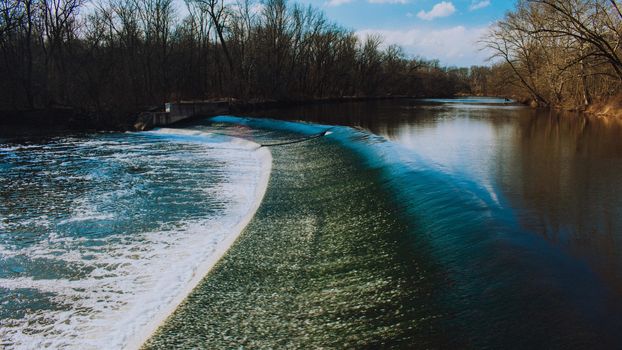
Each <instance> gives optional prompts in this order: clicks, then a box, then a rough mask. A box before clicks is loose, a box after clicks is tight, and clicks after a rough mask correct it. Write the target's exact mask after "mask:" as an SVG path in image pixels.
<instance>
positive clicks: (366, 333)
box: [0, 98, 622, 349]
mask: <svg viewBox="0 0 622 350" xmlns="http://www.w3.org/2000/svg"><path fill="white" fill-rule="evenodd" d="M505 102H506V101H504V100H500V99H476V98H467V99H460V100H427V101H410V100H392V101H382V102H371V103H370V102H365V103H350V104H341V105H323V106H311V107H304V108H293V109H289V110H283V109H281V110H278V111H269V112H264V113H262V115H263V116H269V117H270V118H272V119H255V118H250V119H249V118H237V117H216V118H207V119H204V120H199V121H193V122H191V123H188V124H186V125H180V126H178V127H176V128H175V129H166V130H158V131H155V132H148V133H137V134H97V135H81V136H76V137H52V138H48V139H44V140H41V139H33V138H21V139H15V138H4V139H0V140H1V141H0V143H1V145H0V147H1V152H0V172H1V173H2V178H0V181H2V182H1V185H2V186H1V187H0V188H1V191H2V192H1V195H2V199H3V202H2V203H1V204H0V225H1V226H0V238H1V239H2V241H1V242H0V244H1V250H0V268H1V270H0V272H1V275H0V277H1V278H2V279H1V280H0V288H2V289H1V290H2V300H1V301H0V315H1V316H2V318H1V321H0V322H2V323H1V324H0V335H1V337H2V341H3V343H2V344H3V345H5V346H6V347H9V348H11V347H17V348H30V347H33V346H34V347H41V346H46V345H48V346H52V347H67V348H88V347H89V346H91V347H93V348H97V347H102V344H106V347H111V348H115V347H116V348H118V347H123V346H125V345H128V344H133V343H132V342H131V341H130V340H131V339H140V340H143V339H144V336H145V335H148V333H149V331H150V330H151V328H149V327H148V326H149V324H150V323H151V324H153V320H154V319H155V320H162V318H163V317H165V316H166V315H167V314H168V311H170V310H171V306H175V305H176V303H177V300H178V299H179V298H180V296H181V297H184V296H185V295H186V294H187V292H188V285H190V286H194V283H195V282H193V281H196V279H197V275H199V276H198V277H200V275H201V274H202V273H205V272H206V271H207V269H205V268H201V266H205V263H204V261H205V259H209V257H210V256H211V257H214V256H219V254H217V252H218V251H219V247H220V248H223V245H222V242H223V241H227V238H229V240H232V239H234V238H235V236H236V235H237V231H239V229H238V228H239V226H240V225H241V224H244V225H245V224H246V221H248V219H249V218H250V216H252V220H250V223H249V224H248V226H246V229H245V230H244V231H243V232H242V233H241V235H240V236H239V238H238V239H237V241H236V242H235V243H234V244H233V245H232V246H231V248H230V249H229V251H228V253H227V254H226V255H225V256H224V257H223V258H222V259H221V260H220V261H219V262H218V263H217V264H216V266H215V267H214V268H213V269H211V270H210V272H209V273H208V275H207V278H205V279H203V280H202V281H201V282H200V283H199V284H198V286H197V287H196V288H195V289H194V290H193V291H192V292H191V293H190V294H189V297H188V298H187V299H186V300H185V301H184V302H183V303H182V304H181V305H180V307H179V308H178V309H177V310H176V311H175V312H174V313H173V314H172V315H171V316H170V318H168V319H167V320H166V322H165V323H164V324H163V326H162V327H161V328H160V329H159V330H158V331H157V332H156V333H155V335H154V336H153V337H151V338H150V339H149V340H148V341H147V343H146V344H145V347H146V348H162V349H169V348H207V349H211V348H234V347H235V348H238V347H249V348H326V347H328V348H343V347H348V348H352V347H354V348H361V347H371V348H377V347H421V348H449V347H451V348H454V347H457V348H482V347H484V348H615V347H620V346H622V337H621V336H620V335H619V329H621V327H622V272H620V271H622V270H621V269H620V267H621V266H620V264H621V263H622V257H621V256H620V251H621V250H620V249H621V248H622V247H621V245H622V242H621V239H620V235H621V234H622V181H620V176H619V174H620V171H622V125H620V124H619V123H615V122H612V121H606V120H599V119H586V118H584V117H582V116H575V115H559V114H555V113H550V112H543V111H534V110H531V109H527V108H524V107H519V106H513V105H506V104H505ZM279 119H281V120H279ZM282 119H288V120H301V121H303V122H304V123H296V122H286V121H283V120H282ZM242 140H246V141H242ZM259 144H261V145H265V147H259ZM267 172H270V178H269V183H268V184H267V189H266V190H265V191H266V192H265V196H263V188H265V183H264V181H265V180H267V178H266V173H267ZM262 196H263V200H262ZM259 200H261V204H260V205H259V203H258V201H259ZM257 205H259V208H258V209H257ZM255 209H257V211H256V212H255ZM253 214H254V215H253ZM227 247H228V245H224V248H223V249H226V248H227ZM220 250H222V249H220ZM156 324H157V323H156ZM145 329H147V332H146V333H145ZM137 334H139V335H141V336H139V337H138V338H137Z"/></svg>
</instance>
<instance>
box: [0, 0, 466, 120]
mask: <svg viewBox="0 0 622 350" xmlns="http://www.w3.org/2000/svg"><path fill="white" fill-rule="evenodd" d="M0 2H1V5H0V6H1V9H0V10H1V14H0V50H1V56H0V76H1V77H2V79H0V110H5V111H6V110H23V109H33V108H46V107H47V106H51V105H65V106H74V107H79V108H84V109H87V110H95V111H107V110H117V111H136V110H140V109H144V108H148V107H149V106H154V105H161V104H162V103H163V102H165V101H170V100H179V99H208V98H222V97H226V98H237V99H243V100H249V99H271V100H305V99H316V98H327V97H341V96H386V95H413V96H449V95H452V94H454V93H456V92H459V91H464V90H465V89H468V86H467V85H468V83H467V80H468V79H467V78H466V76H467V75H468V70H464V69H449V68H444V67H441V66H440V65H439V64H438V62H437V61H426V60H423V59H412V58H408V57H406V55H405V54H404V52H403V51H402V49H401V48H399V47H397V46H389V47H387V48H383V45H382V40H381V38H379V37H375V36H370V37H367V38H365V39H363V40H362V39H359V38H358V37H357V36H356V35H355V33H353V32H352V31H350V30H346V29H344V28H342V27H340V26H338V25H336V24H334V23H331V22H330V21H328V20H327V19H326V17H325V16H324V14H323V13H322V12H321V11H319V10H317V9H315V8H312V7H303V6H301V5H299V4H289V3H287V2H286V0H266V1H265V2H262V3H261V4H259V3H252V2H250V1H249V0H240V1H238V2H237V3H235V4H232V3H230V2H225V1H224V0H187V1H186V3H185V7H186V8H185V10H183V11H179V9H176V8H175V5H174V4H173V2H172V0H104V1H103V2H95V3H92V2H86V0H0ZM181 12H183V13H185V14H186V15H185V16H183V17H182V16H180V13H181Z"/></svg>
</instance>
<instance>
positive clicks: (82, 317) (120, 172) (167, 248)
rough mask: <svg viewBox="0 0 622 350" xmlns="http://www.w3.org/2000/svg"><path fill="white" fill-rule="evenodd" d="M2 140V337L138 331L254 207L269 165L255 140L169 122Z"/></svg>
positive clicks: (118, 341) (67, 341) (120, 339)
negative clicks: (135, 129) (151, 128)
mask: <svg viewBox="0 0 622 350" xmlns="http://www.w3.org/2000/svg"><path fill="white" fill-rule="evenodd" d="M0 142H1V143H2V144H1V145H0V173H1V176H0V196H1V198H2V201H1V202H0V225H1V226H0V290H1V293H0V298H1V299H0V339H1V341H2V345H3V346H5V347H7V348H29V349H34V348H42V347H50V348H74V349H102V348H108V349H112V348H121V347H124V346H127V345H130V344H132V342H134V341H136V339H137V337H138V339H140V337H141V332H143V331H144V329H145V328H146V327H148V326H149V324H150V323H151V322H153V321H154V320H156V319H158V318H162V317H165V316H166V315H167V311H170V310H167V309H168V308H170V306H171V305H170V304H171V303H174V302H175V301H176V299H178V298H179V296H180V294H182V295H181V297H183V296H184V295H183V293H184V291H186V289H187V288H188V285H189V284H190V283H191V282H192V280H193V278H196V276H195V275H196V274H197V273H204V272H205V271H202V265H204V264H205V263H206V262H208V261H209V258H210V256H212V255H213V254H216V253H218V252H217V250H218V247H219V246H218V245H219V243H220V242H222V241H223V240H226V238H227V236H228V235H231V234H235V227H236V225H238V223H239V222H241V221H243V220H244V218H245V217H246V216H248V215H252V211H251V209H252V208H253V206H254V203H255V201H257V200H258V198H256V193H257V187H258V186H263V185H262V184H261V183H259V182H258V181H259V179H260V178H261V173H262V172H263V171H265V168H266V166H269V163H268V164H265V162H266V158H265V155H262V153H261V152H257V150H256V148H257V146H258V145H255V144H252V143H249V142H245V141H244V142H242V141H240V140H236V139H232V138H229V137H225V136H219V135H209V134H189V133H183V132H182V131H171V130H160V131H157V132H150V133H138V134H97V135H83V136H76V137H55V138H51V139H47V140H44V142H41V141H39V140H37V141H32V140H30V141H28V142H23V141H21V140H12V141H11V140H3V141H0ZM198 277H199V278H200V277H202V275H200V276H198ZM142 336H143V337H144V336H145V335H142Z"/></svg>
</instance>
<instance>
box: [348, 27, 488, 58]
mask: <svg viewBox="0 0 622 350" xmlns="http://www.w3.org/2000/svg"><path fill="white" fill-rule="evenodd" d="M488 30H489V27H477V28H467V27H464V26H456V27H451V28H444V29H434V30H429V29H426V30H424V29H419V28H413V29H410V30H375V29H365V30H360V31H357V32H356V34H357V35H358V36H359V37H360V38H365V37H366V36H367V35H370V34H379V35H380V36H382V38H383V39H384V40H383V45H385V46H388V45H392V44H397V45H400V46H401V47H402V48H404V51H405V52H406V53H407V54H409V55H411V56H421V57H425V58H427V59H439V60H440V61H441V63H442V64H444V65H456V66H471V65H481V64H485V63H486V59H487V58H488V57H490V52H489V51H482V50H479V48H480V45H479V43H478V41H479V39H480V38H481V37H482V36H483V35H484V34H485V33H486V32H487V31H488Z"/></svg>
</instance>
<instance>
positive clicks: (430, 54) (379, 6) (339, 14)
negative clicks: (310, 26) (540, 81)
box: [300, 0, 514, 67]
mask: <svg viewBox="0 0 622 350" xmlns="http://www.w3.org/2000/svg"><path fill="white" fill-rule="evenodd" d="M300 2H302V3H308V4H312V5H313V6H315V7H318V8H321V9H322V10H323V11H324V13H325V14H326V15H327V17H328V18H329V19H331V20H333V21H334V22H336V23H338V24H340V25H341V26H344V27H346V28H348V29H351V30H354V31H355V32H356V33H357V35H359V36H360V37H362V38H364V37H365V36H366V35H368V34H372V33H373V34H380V35H381V36H382V37H383V39H384V43H385V44H386V45H390V44H398V45H400V46H401V47H402V48H403V49H404V51H405V52H406V54H407V55H408V56H411V57H414V56H419V57H423V58H427V59H438V60H439V61H440V63H441V64H442V65H448V66H460V67H468V66H471V65H485V64H488V63H487V58H488V57H489V56H490V53H489V52H486V51H483V50H481V45H480V44H478V40H479V38H480V37H481V36H482V35H484V34H485V33H486V31H487V29H488V28H489V27H490V26H491V25H492V24H493V23H494V22H495V21H497V20H499V19H502V18H503V15H504V14H505V12H506V11H508V10H511V9H512V8H513V7H514V0H303V1H300Z"/></svg>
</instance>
